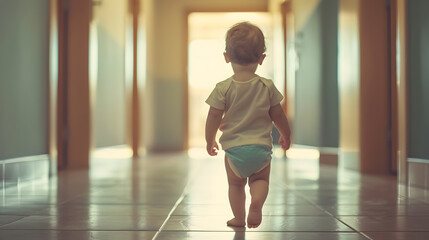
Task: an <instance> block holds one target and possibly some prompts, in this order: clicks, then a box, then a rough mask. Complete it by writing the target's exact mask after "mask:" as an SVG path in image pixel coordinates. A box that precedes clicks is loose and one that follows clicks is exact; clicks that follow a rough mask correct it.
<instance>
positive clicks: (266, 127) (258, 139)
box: [206, 76, 283, 150]
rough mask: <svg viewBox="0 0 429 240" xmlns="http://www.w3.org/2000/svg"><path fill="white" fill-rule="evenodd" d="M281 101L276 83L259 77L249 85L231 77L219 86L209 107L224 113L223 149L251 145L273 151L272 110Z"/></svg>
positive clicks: (222, 127) (248, 82) (211, 98)
mask: <svg viewBox="0 0 429 240" xmlns="http://www.w3.org/2000/svg"><path fill="white" fill-rule="evenodd" d="M282 99H283V96H282V94H281V93H280V92H279V90H277V88H276V87H275V86H274V83H273V81H272V80H269V79H266V78H262V77H259V76H257V77H254V78H252V79H250V80H249V81H247V82H238V81H235V80H234V79H233V78H232V77H230V78H228V79H227V80H224V81H222V82H219V83H218V84H216V87H215V88H214V90H213V91H212V93H211V94H210V96H209V97H208V98H207V100H206V103H207V104H209V105H210V106H212V107H214V108H216V109H220V110H224V116H223V118H222V121H221V124H220V127H219V129H220V131H222V136H221V137H220V139H219V142H220V144H221V145H222V149H224V150H225V149H228V148H232V147H237V146H242V145H251V144H259V145H265V146H268V147H270V148H271V147H272V137H271V130H272V127H273V124H272V120H271V118H270V115H269V110H270V108H271V107H272V106H275V105H277V104H279V103H280V102H281V101H282Z"/></svg>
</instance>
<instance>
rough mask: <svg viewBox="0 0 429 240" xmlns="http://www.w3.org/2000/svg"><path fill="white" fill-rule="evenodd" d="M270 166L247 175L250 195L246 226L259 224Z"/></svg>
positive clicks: (253, 226)
mask: <svg viewBox="0 0 429 240" xmlns="http://www.w3.org/2000/svg"><path fill="white" fill-rule="evenodd" d="M270 166H271V165H268V166H267V167H265V168H264V169H263V170H262V171H260V172H258V173H255V174H253V175H252V176H250V177H249V186H250V195H251V196H252V201H251V203H250V208H249V215H248V217H247V227H249V228H256V227H258V226H259V225H260V224H261V221H262V206H263V205H264V202H265V200H266V199H267V195H268V188H269V181H270Z"/></svg>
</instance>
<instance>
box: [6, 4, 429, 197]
mask: <svg viewBox="0 0 429 240" xmlns="http://www.w3.org/2000/svg"><path fill="white" fill-rule="evenodd" d="M428 11H429V2H428V1H426V0H286V1H284V0H234V1H227V0H219V1H205V0H204V1H194V0H127V1H125V0H124V1H117V0H92V1H91V0H0V179H1V181H2V183H3V186H6V185H8V184H15V183H16V182H17V180H19V181H25V180H31V179H34V178H39V177H48V176H55V175H56V174H57V171H58V169H60V170H62V169H85V168H89V167H96V166H90V162H91V161H90V160H91V158H94V157H95V158H97V157H98V158H112V159H121V158H130V157H135V158H136V159H137V158H138V157H139V156H145V155H146V154H148V153H158V152H183V151H188V150H190V149H195V148H197V149H198V148H201V147H204V144H205V143H204V124H205V117H206V114H207V111H208V107H207V106H206V104H205V103H204V101H205V99H206V97H207V96H208V94H209V93H210V91H211V90H212V89H213V87H214V85H215V84H216V82H219V81H222V80H224V79H226V78H227V77H229V76H230V75H231V74H232V71H231V68H230V66H229V65H228V64H226V63H225V62H224V59H223V55H222V53H223V51H224V37H225V32H226V31H227V29H228V28H229V27H230V26H231V25H233V24H234V23H236V22H239V21H250V22H252V23H254V24H256V25H258V26H259V27H260V28H261V29H262V30H263V32H264V34H265V37H266V42H267V58H266V60H265V62H264V64H263V65H262V66H261V67H260V68H259V69H258V72H257V73H258V74H260V75H261V76H264V77H267V78H271V79H273V80H274V82H275V84H276V86H277V88H278V89H280V90H281V92H282V93H283V94H284V95H285V96H286V97H285V100H284V102H283V106H284V110H285V112H286V114H287V116H288V118H289V120H290V123H291V126H292V131H293V143H294V145H293V149H292V151H291V152H289V154H292V153H294V154H306V151H305V150H310V153H311V154H313V153H316V155H317V157H318V158H319V160H320V162H321V163H326V164H332V165H337V166H339V167H343V168H347V169H352V170H356V171H360V172H362V173H370V174H384V175H397V176H398V178H397V181H398V186H409V185H412V186H417V187H420V188H425V189H427V188H428V187H429V137H428V136H429V125H428V124H427V123H428V122H429V108H428V107H427V104H428V103H429V99H428V98H429V71H428V68H427V67H425V66H427V65H428V64H429V47H428V45H427V43H428V42H429V28H428V26H429V18H428V15H427V12H428ZM296 150H298V151H296ZM293 151H294V152H293ZM307 153H308V151H307Z"/></svg>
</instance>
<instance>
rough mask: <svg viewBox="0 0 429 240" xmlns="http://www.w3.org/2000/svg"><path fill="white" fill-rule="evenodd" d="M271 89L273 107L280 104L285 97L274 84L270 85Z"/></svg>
mask: <svg viewBox="0 0 429 240" xmlns="http://www.w3.org/2000/svg"><path fill="white" fill-rule="evenodd" d="M270 88H271V89H270V105H271V107H272V106H275V105H277V104H279V103H280V102H281V101H282V100H283V95H282V94H281V93H280V91H279V90H278V89H277V88H276V86H275V85H274V83H273V84H271V85H270Z"/></svg>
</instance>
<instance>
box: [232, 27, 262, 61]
mask: <svg viewBox="0 0 429 240" xmlns="http://www.w3.org/2000/svg"><path fill="white" fill-rule="evenodd" d="M264 52H265V39H264V34H263V33H262V31H261V29H259V28H258V27H257V26H255V25H253V24H250V23H248V22H241V23H237V24H235V25H234V26H232V27H231V28H230V29H229V30H228V32H227V33H226V47H225V53H226V55H227V56H228V57H229V59H230V60H231V62H233V63H237V64H240V65H248V64H253V63H258V62H259V60H260V58H261V56H262V55H263V54H264Z"/></svg>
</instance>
